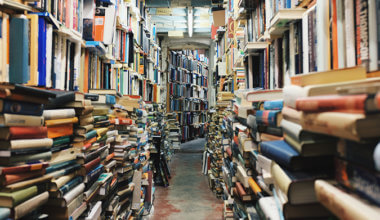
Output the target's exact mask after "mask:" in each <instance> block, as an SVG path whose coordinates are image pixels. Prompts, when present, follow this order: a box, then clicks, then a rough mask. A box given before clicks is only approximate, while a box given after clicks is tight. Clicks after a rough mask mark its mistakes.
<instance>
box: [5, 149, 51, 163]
mask: <svg viewBox="0 0 380 220" xmlns="http://www.w3.org/2000/svg"><path fill="white" fill-rule="evenodd" d="M51 155H52V154H51V152H50V151H47V152H42V153H35V154H27V155H16V156H11V157H3V158H1V161H0V164H1V165H3V166H4V165H17V164H20V163H31V162H46V161H48V160H50V158H51Z"/></svg>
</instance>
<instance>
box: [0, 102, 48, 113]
mask: <svg viewBox="0 0 380 220" xmlns="http://www.w3.org/2000/svg"><path fill="white" fill-rule="evenodd" d="M42 111H43V105H41V104H36V103H29V102H20V101H12V100H7V99H0V112H1V113H3V114H20V115H33V116H41V115H42Z"/></svg>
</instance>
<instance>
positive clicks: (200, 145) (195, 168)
mask: <svg viewBox="0 0 380 220" xmlns="http://www.w3.org/2000/svg"><path fill="white" fill-rule="evenodd" d="M204 143H205V140H204V139H198V140H194V141H191V142H188V143H185V144H182V145H181V151H180V152H179V153H177V154H176V155H175V156H174V157H173V161H172V162H171V164H170V167H171V174H172V178H171V180H170V186H169V187H168V188H163V187H156V193H155V197H156V198H155V201H154V214H153V220H159V219H160V220H161V219H165V220H166V219H169V220H172V219H173V220H174V219H181V220H182V219H186V220H187V219H189V220H190V219H197V220H198V219H200V220H202V219H215V220H220V219H222V215H223V201H222V200H218V199H217V198H216V197H215V196H214V194H213V193H212V191H211V190H210V189H209V188H208V182H207V177H206V176H204V175H202V173H201V168H202V153H201V150H203V149H204Z"/></svg>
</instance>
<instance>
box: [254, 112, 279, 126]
mask: <svg viewBox="0 0 380 220" xmlns="http://www.w3.org/2000/svg"><path fill="white" fill-rule="evenodd" d="M280 113H281V111H278V110H274V111H271V110H264V111H262V110H258V111H256V122H257V124H258V125H266V126H270V127H279V126H280V117H278V115H279V114H280Z"/></svg>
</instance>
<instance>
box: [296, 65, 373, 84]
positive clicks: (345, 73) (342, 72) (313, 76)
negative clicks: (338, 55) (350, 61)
mask: <svg viewBox="0 0 380 220" xmlns="http://www.w3.org/2000/svg"><path fill="white" fill-rule="evenodd" d="M366 78H367V73H366V69H365V68H364V67H353V68H346V69H339V70H331V71H326V72H316V73H309V74H302V75H297V76H293V77H292V78H291V83H292V85H297V86H309V85H319V84H327V83H338V82H347V81H353V80H361V79H366Z"/></svg>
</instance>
